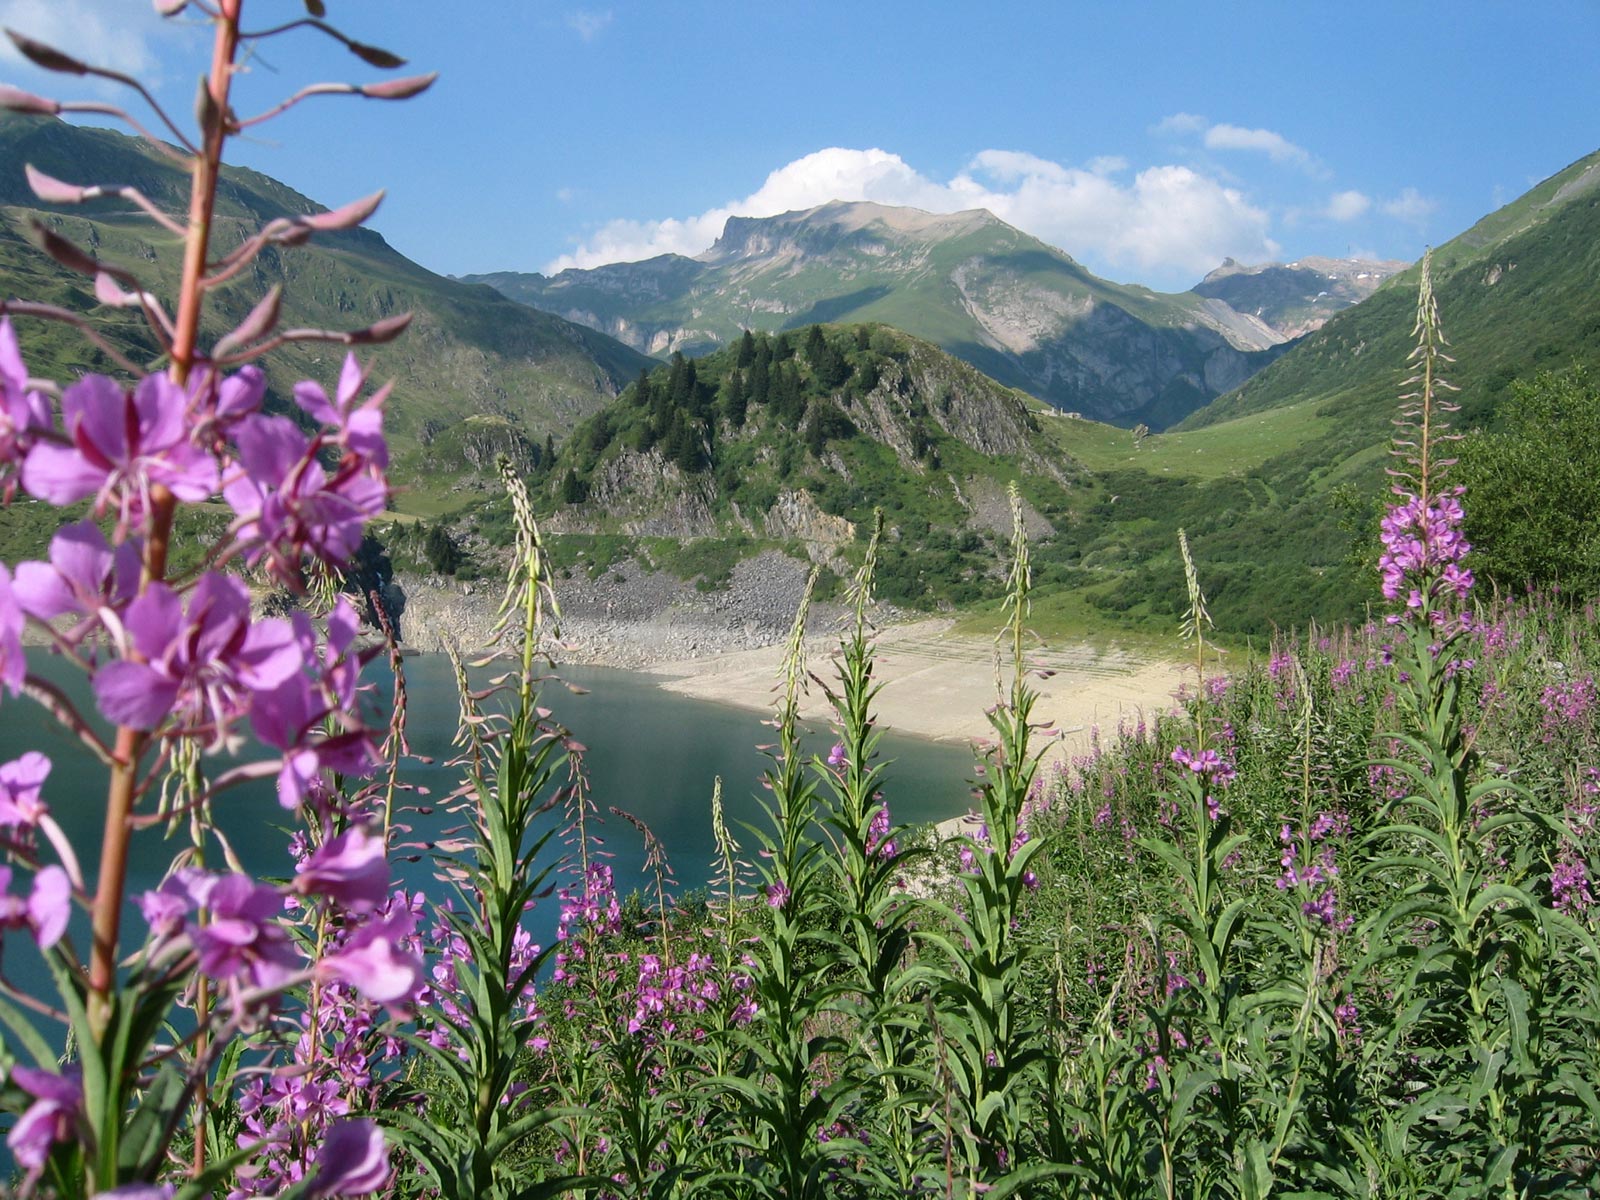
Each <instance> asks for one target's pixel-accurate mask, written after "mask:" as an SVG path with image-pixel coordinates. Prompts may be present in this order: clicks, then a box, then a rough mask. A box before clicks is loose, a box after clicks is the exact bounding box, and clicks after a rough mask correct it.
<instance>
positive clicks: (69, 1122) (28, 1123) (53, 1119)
mask: <svg viewBox="0 0 1600 1200" xmlns="http://www.w3.org/2000/svg"><path fill="white" fill-rule="evenodd" d="M11 1082H12V1083H14V1084H16V1085H17V1086H18V1087H19V1088H21V1089H22V1090H23V1091H24V1092H26V1093H28V1095H30V1096H32V1097H33V1098H34V1100H33V1103H32V1104H30V1105H29V1106H28V1109H27V1111H26V1112H24V1113H23V1114H22V1116H21V1117H19V1118H18V1119H17V1123H16V1124H15V1125H13V1126H12V1127H11V1132H10V1133H9V1134H8V1135H7V1136H6V1145H7V1146H10V1147H11V1153H12V1154H14V1155H15V1156H16V1159H17V1165H19V1166H21V1167H25V1168H27V1169H28V1170H29V1171H37V1170H39V1169H40V1168H42V1167H43V1166H44V1164H45V1160H46V1159H48V1158H49V1157H50V1150H51V1148H52V1147H53V1146H54V1145H55V1144H56V1143H57V1142H65V1141H67V1140H69V1139H70V1138H72V1137H73V1136H74V1134H75V1131H76V1128H77V1124H78V1113H79V1111H80V1110H81V1109H82V1107H83V1084H82V1083H81V1082H80V1081H79V1079H78V1078H77V1075H76V1073H74V1074H72V1075H57V1074H56V1073H55V1072H54V1071H41V1070H39V1069H38V1068H36V1067H12V1068H11Z"/></svg>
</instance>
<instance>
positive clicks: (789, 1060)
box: [719, 569, 848, 1200]
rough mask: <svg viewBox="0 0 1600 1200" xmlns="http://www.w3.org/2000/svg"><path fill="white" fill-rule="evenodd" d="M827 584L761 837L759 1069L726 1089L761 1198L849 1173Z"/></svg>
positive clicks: (785, 695)
mask: <svg viewBox="0 0 1600 1200" xmlns="http://www.w3.org/2000/svg"><path fill="white" fill-rule="evenodd" d="M816 581H817V572H816V570H815V569H813V570H812V572H811V575H810V577H809V579H808V580H807V581H806V588H805V592H804V594H803V595H802V597H801V600H800V606H799V609H798V610H797V611H796V613H795V618H794V624H793V626H792V627H791V629H790V631H789V641H788V645H787V648H786V652H785V655H784V668H783V682H782V690H781V693H780V695H779V699H778V704H777V710H776V712H775V713H774V716H773V721H772V724H773V725H774V726H775V728H776V732H777V735H778V741H777V744H776V745H775V746H773V747H772V748H771V749H770V751H769V756H770V758H771V766H770V767H768V769H767V772H766V777H765V781H764V782H765V785H766V787H767V789H768V790H769V792H770V793H771V799H770V800H769V801H767V808H768V814H769V817H770V819H771V821H772V823H773V827H774V828H773V832H772V833H771V834H768V833H766V832H765V831H763V832H761V834H760V837H761V842H762V844H763V849H762V850H761V852H760V853H761V862H760V863H759V864H758V869H759V871H760V876H761V879H762V881H763V882H762V898H763V900H764V901H765V903H766V905H767V908H768V909H769V910H770V913H771V918H772V929H771V932H770V933H768V934H767V935H766V936H765V937H763V938H762V939H761V941H760V943H759V944H758V945H757V946H756V947H755V949H754V952H753V955H752V957H753V958H754V966H753V967H752V968H751V970H752V974H753V976H754V982H755V986H754V997H753V999H754V1001H755V1004H756V1006H757V1011H756V1013H755V1019H754V1020H753V1021H752V1022H751V1023H750V1025H749V1026H748V1028H747V1029H746V1030H745V1031H744V1036H743V1038H742V1042H743V1045H744V1048H745V1049H746V1051H747V1053H748V1054H749V1062H750V1065H751V1067H752V1068H753V1069H749V1070H745V1071H741V1072H740V1073H739V1074H738V1075H734V1076H729V1077H727V1078H725V1079H724V1080H721V1081H719V1082H722V1083H724V1084H725V1085H726V1086H727V1087H729V1088H731V1089H732V1090H733V1091H734V1093H735V1094H736V1096H737V1097H738V1102H739V1106H740V1109H741V1111H742V1114H743V1116H744V1118H745V1121H746V1130H745V1132H744V1133H743V1134H741V1135H738V1136H736V1137H735V1139H734V1146H733V1150H734V1153H735V1154H736V1155H739V1156H740V1157H741V1158H742V1160H743V1166H742V1167H741V1169H740V1171H739V1174H740V1175H741V1176H742V1177H743V1176H748V1178H741V1180H740V1183H741V1185H742V1186H743V1187H744V1188H745V1189H747V1190H748V1191H749V1193H750V1194H752V1195H769V1196H783V1197H785V1198H787V1200H800V1198H801V1197H822V1196H825V1195H827V1194H828V1192H829V1187H830V1183H829V1180H828V1178H827V1174H828V1173H829V1172H831V1171H835V1170H837V1169H838V1167H839V1165H840V1151H841V1149H842V1148H841V1147H839V1146H837V1145H835V1144H833V1143H831V1142H829V1141H828V1140H826V1139H824V1138H820V1137H819V1136H818V1134H819V1132H820V1131H824V1130H827V1129H828V1128H830V1127H831V1126H833V1125H834V1123H835V1122H836V1121H837V1120H838V1118H839V1115H840V1111H841V1109H842V1107H843V1105H844V1103H845V1101H846V1099H847V1092H848V1089H847V1087H846V1086H845V1085H844V1084H842V1083H841V1082H840V1081H838V1080H831V1081H830V1080H827V1079H825V1078H824V1076H823V1073H822V1069H821V1067H822V1060H823V1059H824V1058H825V1057H826V1056H828V1055H831V1054H834V1053H836V1052H837V1051H838V1050H839V1048H840V1047H839V1042H838V1038H837V1037H836V1036H835V1035H833V1034H831V1033H828V1032H824V1026H823V1020H824V1015H825V1014H826V1013H827V1011H828V1009H829V1007H830V1001H831V999H832V997H833V995H834V994H836V993H837V991H838V987H839V985H838V984H837V983H836V982H834V981H831V980H829V979H828V978H827V977H826V967H827V958H826V956H825V955H824V954H823V953H820V952H821V951H822V950H823V947H824V945H825V939H831V936H832V935H831V934H830V933H826V932H825V931H824V930H823V929H822V928H821V922H820V920H819V917H820V915H821V912H822V905H823V901H824V895H823V889H824V876H823V874H822V865H821V862H820V858H821V855H822V846H821V844H820V843H819V842H818V841H817V839H816V834H815V829H814V827H813V823H814V821H815V820H816V815H817V812H816V810H817V792H816V785H815V783H814V782H813V780H812V779H811V778H810V777H809V772H808V771H807V770H806V763H805V760H804V758H803V756H802V754H801V746H800V694H801V688H802V687H803V685H804V682H805V633H806V618H807V616H808V614H809V612H810V608H811V595H812V591H813V589H814V588H815V587H816Z"/></svg>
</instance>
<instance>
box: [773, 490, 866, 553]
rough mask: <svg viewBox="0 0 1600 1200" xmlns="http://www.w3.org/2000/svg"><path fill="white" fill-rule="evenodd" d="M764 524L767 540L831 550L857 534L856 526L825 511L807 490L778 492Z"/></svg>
mask: <svg viewBox="0 0 1600 1200" xmlns="http://www.w3.org/2000/svg"><path fill="white" fill-rule="evenodd" d="M762 523H763V525H764V526H765V527H766V531H767V536H768V537H772V538H778V539H779V540H782V539H784V538H798V539H799V540H800V541H802V542H808V543H816V544H818V545H820V546H825V547H829V548H831V547H834V546H838V545H840V544H842V543H844V542H848V541H850V540H851V539H852V538H854V537H855V535H856V527H855V525H854V523H852V522H850V521H847V520H845V519H844V518H843V517H834V516H830V515H829V514H827V513H825V512H823V511H822V510H821V509H820V508H818V507H817V502H816V501H815V500H813V499H812V498H811V493H810V492H808V491H806V490H805V489H804V488H801V489H800V490H799V491H794V492H779V493H778V499H777V500H776V501H775V502H774V503H773V505H772V507H771V508H769V509H768V510H767V515H766V516H765V517H764V518H763V520H762Z"/></svg>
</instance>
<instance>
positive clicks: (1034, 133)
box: [0, 0, 1600, 289]
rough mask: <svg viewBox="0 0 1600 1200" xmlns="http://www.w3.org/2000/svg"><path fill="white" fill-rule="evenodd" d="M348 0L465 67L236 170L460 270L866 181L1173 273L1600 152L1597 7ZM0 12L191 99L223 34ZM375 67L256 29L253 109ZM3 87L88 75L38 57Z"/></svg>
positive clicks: (703, 220) (1439, 218)
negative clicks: (54, 73)
mask: <svg viewBox="0 0 1600 1200" xmlns="http://www.w3.org/2000/svg"><path fill="white" fill-rule="evenodd" d="M327 7H328V10H329V17H330V19H331V20H332V21H333V22H334V23H335V24H337V25H339V26H340V27H341V28H343V29H344V30H345V31H346V32H347V33H349V34H350V35H352V36H353V37H356V38H358V39H360V40H362V41H367V42H373V43H377V44H380V45H383V46H386V47H388V48H389V49H392V50H394V51H396V52H398V53H400V54H403V55H405V56H406V57H407V58H409V59H410V61H411V66H410V67H408V68H407V70H438V71H439V72H440V73H441V75H440V80H439V83H438V84H437V86H436V87H435V88H434V89H433V90H432V91H431V92H430V93H429V94H427V95H426V96H423V97H421V98H419V99H417V100H414V101H412V102H409V103H407V104H380V103H377V102H369V101H360V100H352V99H330V100H325V101H321V102H317V103H313V104H308V105H305V106H302V107H301V108H300V109H298V110H296V111H295V112H294V113H293V114H291V115H290V116H289V117H287V118H285V119H284V120H282V121H280V122H278V123H275V124H273V125H270V126H267V127H265V128H264V130H263V131H262V132H261V133H260V135H259V136H258V137H257V138H255V139H253V140H252V141H251V142H249V143H247V144H243V145H240V146H238V147H237V148H236V150H235V152H234V155H233V158H234V161H237V162H242V163H244V164H246V165H249V166H253V167H256V168H257V169H259V170H262V171H265V172H267V173H269V174H272V175H274V176H276V177H278V178H280V179H283V180H284V181H286V182H288V183H290V184H291V185H293V186H295V187H297V188H298V189H300V190H301V191H303V192H305V193H306V194H308V195H310V196H312V197H313V198H314V199H317V200H319V201H322V202H324V203H327V204H330V205H333V204H339V203H342V202H344V201H346V200H349V199H352V198H354V197H356V196H358V195H362V194H365V193H367V192H370V191H372V190H374V189H376V188H377V187H386V188H387V189H388V193H389V194H388V198H387V200H386V202H385V205H384V207H383V209H382V210H381V211H380V212H379V214H378V216H377V217H376V219H375V220H374V221H373V223H372V224H373V225H374V227H375V228H377V229H378V230H380V231H381V232H382V233H384V234H385V236H386V237H388V238H389V240H390V241H391V242H392V243H393V244H394V245H395V246H396V247H397V248H399V249H400V250H401V251H403V252H404V253H406V254H408V255H410V256H411V257H412V258H415V259H417V260H418V261H419V262H421V263H423V264H424V265H426V266H428V267H431V268H432V269H434V270H437V271H441V272H448V273H454V274H461V273H465V272H471V271H490V270H501V269H513V270H547V269H550V268H551V267H552V266H561V265H572V264H578V265H594V264H596V263H599V262H603V261H609V260H615V259H620V258H636V257H643V256H645V255H647V254H650V253H658V252H661V251H664V250H674V251H678V252H682V253H694V252H696V251H698V250H700V249H703V248H704V247H705V246H706V245H708V244H709V242H710V241H711V239H713V238H714V237H715V236H716V233H717V232H718V231H719V230H720V227H721V223H722V221H723V220H724V219H725V218H726V217H727V216H728V215H732V214H735V213H739V214H750V215H769V214H771V213H775V212H781V211H785V210H787V209H791V208H799V207H808V206H810V205H812V204H817V203H821V202H822V201H824V200H827V199H833V198H840V199H877V200H881V201H883V202H886V203H907V204H915V205H917V206H918V207H922V208H929V209H955V208H962V207H988V208H991V209H993V210H994V211H996V212H997V214H998V215H1000V216H1001V217H1003V218H1004V219H1006V220H1009V221H1011V222H1012V223H1013V224H1015V225H1018V226H1019V227H1021V228H1024V229H1026V230H1028V231H1029V232H1031V233H1033V234H1035V235H1036V236H1039V237H1041V238H1043V239H1044V240H1046V241H1049V242H1051V243H1052V244H1055V245H1058V246H1060V247H1061V248H1062V249H1064V250H1066V251H1067V252H1068V253H1070V254H1072V255H1073V256H1074V257H1076V258H1078V259H1079V260H1080V261H1082V262H1084V263H1085V264H1086V265H1088V266H1089V267H1090V268H1091V269H1093V270H1095V271H1096V272H1098V273H1100V274H1103V275H1106V276H1108V277H1110V278H1114V279H1119V280H1124V281H1134V282H1141V283H1147V284H1150V285H1151V286H1155V287H1159V288H1165V289H1181V288H1184V287H1188V286H1190V285H1191V284H1192V283H1193V282H1194V281H1195V280H1197V279H1198V278H1199V277H1200V276H1201V275H1202V274H1204V273H1205V271H1206V270H1208V269H1209V268H1210V267H1212V266H1215V265H1216V264H1217V263H1218V262H1220V260H1221V259H1222V257H1223V256H1224V255H1233V256H1234V257H1237V258H1240V259H1242V260H1245V261H1261V260H1264V259H1268V258H1278V259H1293V258H1297V257H1300V256H1302V255H1311V254H1326V255H1335V256H1343V255H1346V254H1357V255H1364V256H1379V257H1388V258H1401V259H1412V258H1415V257H1416V256H1417V255H1419V254H1420V253H1421V251H1422V248H1423V247H1424V246H1425V245H1427V244H1430V243H1435V244H1436V243H1438V242H1441V241H1444V240H1446V239H1448V238H1450V237H1452V236H1454V235H1455V234H1457V233H1459V232H1461V231H1462V230H1463V229H1465V228H1466V227H1467V226H1468V225H1470V224H1471V223H1472V222H1473V221H1475V220H1477V219H1478V218H1479V217H1480V216H1482V215H1483V214H1484V213H1486V212H1488V211H1490V210H1491V209H1493V208H1495V207H1497V206H1498V205H1499V204H1501V203H1504V202H1505V201H1507V200H1509V199H1512V198H1514V197H1515V196H1516V195H1518V194H1520V193H1521V192H1522V191H1524V190H1526V189H1527V188H1528V187H1529V186H1531V185H1532V184H1533V183H1535V182H1537V181H1538V180H1540V179H1542V178H1544V177H1546V176H1548V175H1550V174H1552V173H1554V172H1555V171H1558V170H1560V169H1561V168H1562V167H1564V166H1566V165H1567V164H1568V163H1570V162H1571V161H1573V160H1574V159H1576V158H1579V157H1582V156H1583V155H1585V154H1588V153H1590V152H1591V151H1593V150H1595V149H1597V148H1600V66H1597V64H1596V62H1595V60H1594V58H1593V49H1594V47H1595V46H1597V45H1600V6H1597V5H1595V4H1594V3H1593V2H1592V0H1569V2H1559V0H1558V2H1551V3H1539V2H1530V3H1526V4H1516V5H1513V4H1510V3H1489V2H1482V3H1475V2H1470V0H1465V2H1458V3H1454V4H1448V5H1445V4H1438V3H1433V4H1420V3H1410V2H1408V0H1385V2H1383V3H1365V2H1356V0H1346V2H1343V3H1338V4H1311V3H1300V2H1298V0H1274V2H1272V3H1232V4H1230V3H1221V2H1218V3H1211V4H1205V5H1201V4H1195V3H1190V2H1183V3H1178V2H1173V3H1135V2H1132V0H1130V2H1127V3H1121V2H1118V3H1111V2H1110V0H1106V2H1104V3H1095V4H1089V3H1074V2H1068V0H1055V2H1053V3H998V2H997V3H992V4H986V5H982V6H980V5H978V4H975V3H974V4H966V3H960V4H957V3H944V4H940V3H929V2H928V0H922V2H921V3H900V2H897V0H894V2H873V0H855V2H854V3H833V2H827V0H824V2H820V3H811V4H804V5H793V4H791V5H782V6H780V5H772V4H762V3H751V2H750V0H743V2H731V0H730V2H722V0H715V2H713V0H706V2H695V0H678V2H675V3H663V2H662V0H650V2H642V3H620V2H617V3H606V2H605V0H585V3H583V4H561V3H544V2H543V0H455V2H453V3H439V2H437V0H430V2H422V0H381V2H379V0H328V3H327ZM302 12H303V9H302V8H301V6H300V5H299V4H298V3H296V2H293V0H247V3H246V15H247V24H252V25H256V24H258V23H263V24H274V23H277V22H278V21H280V20H285V19H289V18H291V17H293V16H295V15H298V14H300V13H302ZM0 23H4V24H6V25H8V26H12V27H16V28H19V29H21V30H23V31H24V32H31V33H34V34H35V35H37V36H40V37H44V38H48V39H54V40H59V41H61V42H63V43H68V42H70V43H71V45H70V47H64V48H73V49H75V50H76V51H77V52H78V53H79V54H80V55H82V56H85V57H93V58H95V59H96V60H97V61H102V62H107V63H111V64H115V65H118V66H122V67H125V68H133V69H138V70H139V71H141V72H143V73H144V74H146V75H147V76H149V77H152V78H153V79H154V80H155V84H156V88H157V90H158V92H159V94H160V95H161V96H162V97H163V99H164V100H167V101H169V102H170V103H171V105H172V107H173V109H174V110H175V111H176V112H179V113H184V112H187V111H188V110H189V109H190V107H191V105H192V96H193V94H194V80H195V78H196V76H197V75H198V73H199V71H200V70H201V68H202V66H203V58H204V54H205V49H206V37H205V34H204V31H203V29H201V28H200V27H198V26H197V25H195V24H193V23H190V24H189V25H188V26H187V27H186V26H184V25H182V24H180V25H178V26H177V27H171V26H172V22H166V23H162V22H160V21H158V20H157V19H156V18H155V17H154V16H153V15H152V13H151V10H150V5H149V3H148V0H0ZM7 49H9V48H7ZM372 77H373V72H372V71H371V70H370V69H369V68H366V67H364V66H363V65H362V64H361V63H360V62H358V61H357V60H356V59H355V58H353V57H352V56H350V55H349V54H348V53H346V52H344V51H343V50H342V49H340V48H339V47H338V46H336V45H334V44H333V43H331V42H328V41H327V40H326V39H324V38H322V37H321V36H320V35H317V34H315V33H312V32H310V31H301V32H298V33H296V34H293V35H290V36H289V37H285V38H280V39H274V40H272V41H269V42H266V43H263V44H262V45H261V46H260V47H259V49H258V51H257V53H256V55H255V56H254V57H253V58H252V59H251V61H250V71H249V73H248V75H247V76H246V77H245V78H244V79H243V80H241V84H240V96H241V104H240V106H239V107H240V109H241V111H244V110H249V109H252V108H259V107H265V106H266V104H268V103H270V102H271V100H272V99H273V98H274V97H275V96H277V95H279V94H282V93H284V92H285V91H287V90H292V88H293V87H294V86H298V85H299V84H301V83H304V82H311V81H314V80H317V79H323V78H328V79H339V80H350V81H356V82H360V81H366V80H369V79H371V78H372ZM0 78H5V79H8V80H9V81H11V82H13V83H16V84H18V85H21V86H24V87H29V88H31V89H33V90H36V91H45V92H47V93H48V94H52V95H58V96H62V97H65V96H67V95H71V94H78V93H77V92H74V91H73V88H74V86H75V85H76V84H78V83H79V81H76V80H64V79H61V78H60V77H44V76H41V75H40V74H39V73H37V72H35V71H33V70H32V69H31V68H29V67H28V66H27V65H26V64H24V63H20V62H18V61H17V60H16V59H15V58H14V57H12V58H10V59H0ZM107 182H110V181H107Z"/></svg>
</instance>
